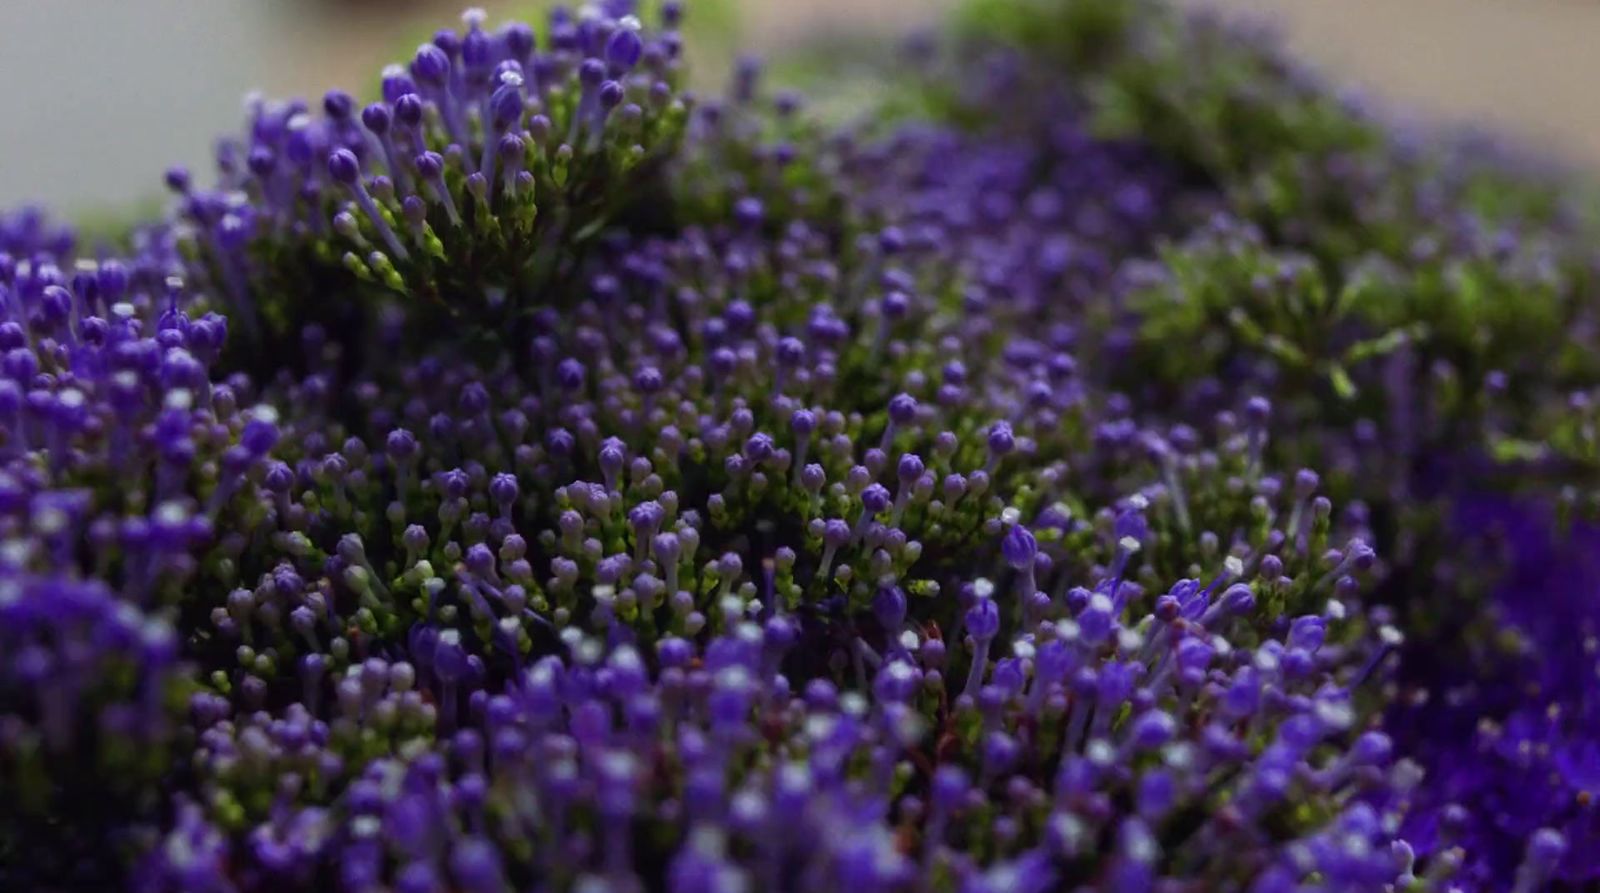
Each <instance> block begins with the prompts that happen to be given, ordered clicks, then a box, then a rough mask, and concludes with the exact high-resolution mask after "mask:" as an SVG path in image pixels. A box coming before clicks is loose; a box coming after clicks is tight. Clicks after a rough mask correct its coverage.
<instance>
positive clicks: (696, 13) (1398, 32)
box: [0, 0, 1600, 216]
mask: <svg viewBox="0 0 1600 893" xmlns="http://www.w3.org/2000/svg"><path fill="white" fill-rule="evenodd" d="M948 2H949V0H688V6H689V11H690V15H691V19H692V20H698V23H697V26H696V28H697V31H696V34H697V39H698V40H700V41H702V42H703V43H709V44H711V45H712V52H713V53H717V54H723V55H726V54H729V53H731V52H732V51H733V49H735V48H737V49H741V50H751V51H755V52H758V53H764V54H770V53H773V52H777V51H781V50H782V49H783V48H784V47H786V46H794V45H798V44H802V43H804V42H805V41H808V40H813V39H818V38H840V37H843V38H851V39H859V38H862V37H869V36H873V35H892V34H895V33H900V32H904V31H906V30H907V29H909V28H911V27H914V26H916V25H918V24H924V23H931V22H934V21H936V20H937V17H938V15H939V12H940V10H941V8H943V7H945V6H947V5H948ZM1183 2H1186V3H1189V5H1195V6H1215V7H1220V8H1222V9H1224V10H1226V11H1228V12H1231V13H1236V14H1246V15H1249V16H1252V17H1254V18H1258V19H1262V20H1265V21H1267V22H1270V23H1272V24H1273V25H1274V26H1275V27H1277V29H1278V30H1280V31H1281V32H1282V34H1283V36H1284V38H1285V40H1286V41H1287V42H1288V45H1289V46H1290V47H1291V48H1292V50H1293V51H1294V52H1295V53H1297V54H1298V55H1300V56H1301V57H1303V58H1304V59H1306V60H1307V61H1309V62H1311V63H1312V64H1313V65H1315V66H1317V67H1319V68H1321V69H1323V70H1324V71H1325V72H1327V73H1328V74H1330V75H1331V76H1332V77H1333V78H1335V79H1336V80H1337V81H1338V82H1340V83H1343V84H1348V85H1352V86H1355V87H1357V88H1359V89H1361V90H1362V91H1363V92H1366V93H1368V94H1370V95H1372V96H1374V97H1376V98H1378V99H1380V100H1382V101H1384V102H1385V103H1386V104H1388V105H1391V106H1398V107H1400V108H1404V109H1406V110H1408V112H1412V113H1415V114H1417V115H1421V116H1424V117H1427V118H1432V119H1436V120H1439V121H1442V122H1453V123H1471V124H1476V125H1481V126H1484V127H1487V128H1490V129H1496V130H1501V131H1505V132H1508V133H1510V134H1513V135H1515V136H1517V137H1518V138H1520V139H1521V140H1522V141H1523V142H1525V143H1527V144H1528V145H1530V146H1531V147H1533V148H1536V149H1538V150H1539V151H1540V152H1541V153H1542V154H1545V155H1548V156H1552V157H1555V158H1559V159H1565V160H1568V161H1571V162H1575V163H1578V164H1584V165H1588V166H1590V167H1591V168H1592V169H1600V87H1597V85H1600V53H1596V52H1595V49H1596V48H1597V47H1600V3H1594V2H1589V0H1518V2H1515V3H1509V2H1505V0H1405V2H1397V0H1183ZM466 5H479V6H483V7H485V8H486V9H488V10H489V11H490V13H491V15H493V16H495V17H496V19H497V20H498V19H499V18H501V17H503V16H506V15H508V14H510V13H512V12H516V11H526V10H528V9H529V8H530V7H531V5H532V4H530V2H529V0H487V2H484V0H480V2H478V3H476V4H469V3H468V2H464V0H442V2H441V0H119V2H97V0H0V85H3V86H0V153H3V154H0V158H3V161H0V206H4V207H9V206H14V205H16V204H19V203H22V202H28V201H35V202H44V203H47V204H49V205H51V206H53V207H57V208H59V209H61V210H62V211H63V212H66V213H73V214H78V215H90V216H93V215H96V214H100V213H106V212H110V211H119V210H120V211H126V210H127V209H128V208H129V207H130V206H131V205H133V204H135V203H137V202H140V201H150V200H154V199H155V198H156V197H157V196H158V195H159V192H158V189H159V184H160V176H161V172H162V170H164V169H165V168H166V167H167V166H168V165H169V164H172V163H174V162H179V163H185V164H189V165H191V166H194V167H197V168H198V167H203V166H204V165H206V164H207V158H208V155H209V149H210V145H211V141H212V138H213V137H214V136H215V135H216V134H218V133H221V132H224V131H228V130H231V129H233V128H235V127H237V126H238V123H239V121H240V118H241V112H240V109H241V106H242V100H243V97H244V96H245V94H247V93H248V92H250V91H253V90H259V91H262V92H264V93H266V94H268V95H272V96H292V95H305V96H317V95H320V94H321V92H322V91H323V90H325V89H327V88H328V87H333V86H338V87H343V88H345V89H348V90H351V91H352V92H360V91H364V90H366V88H367V87H369V86H370V85H371V84H372V83H373V81H374V79H375V76H376V74H377V71H378V69H379V68H380V67H381V66H382V64H383V63H384V62H387V61H390V60H391V59H392V58H394V57H396V56H397V55H398V54H400V53H402V52H403V51H404V49H405V48H406V47H408V46H409V45H410V44H413V43H415V42H417V41H418V40H420V39H423V38H424V37H426V36H427V35H428V34H429V33H431V31H432V29H433V28H435V27H438V26H440V25H442V24H445V23H451V24H453V23H454V22H455V21H456V15H457V14H458V13H459V12H460V11H461V9H462V8H463V7H464V6H466ZM701 58H704V56H702V57H701ZM700 67H701V69H702V70H701V71H700V72H699V74H701V75H702V76H705V75H706V72H705V71H704V69H705V68H706V67H707V65H706V64H702V65H701V66H700Z"/></svg>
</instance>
